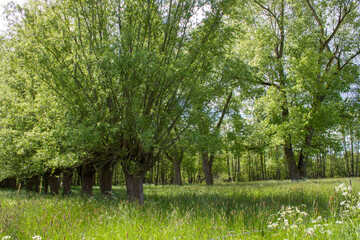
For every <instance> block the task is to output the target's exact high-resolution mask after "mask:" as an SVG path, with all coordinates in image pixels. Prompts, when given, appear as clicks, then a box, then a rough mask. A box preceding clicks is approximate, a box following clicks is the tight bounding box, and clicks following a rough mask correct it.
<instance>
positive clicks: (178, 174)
mask: <svg viewBox="0 0 360 240" xmlns="http://www.w3.org/2000/svg"><path fill="white" fill-rule="evenodd" d="M172 163H173V167H174V184H175V185H178V186H181V185H182V179H181V167H180V164H181V160H179V159H176V158H175V159H174V161H173V162H172Z"/></svg>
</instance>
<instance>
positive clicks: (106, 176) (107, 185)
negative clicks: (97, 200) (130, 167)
mask: <svg viewBox="0 0 360 240" xmlns="http://www.w3.org/2000/svg"><path fill="white" fill-rule="evenodd" d="M113 172H114V161H108V162H106V163H105V164H104V165H103V166H101V167H100V169H99V181H100V191H101V194H102V195H104V196H106V195H111V193H112V176H113Z"/></svg>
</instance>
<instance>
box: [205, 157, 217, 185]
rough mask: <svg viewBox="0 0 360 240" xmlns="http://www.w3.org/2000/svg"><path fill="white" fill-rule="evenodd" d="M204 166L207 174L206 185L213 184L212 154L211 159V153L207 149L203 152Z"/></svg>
mask: <svg viewBox="0 0 360 240" xmlns="http://www.w3.org/2000/svg"><path fill="white" fill-rule="evenodd" d="M202 167H203V171H204V175H205V182H206V185H213V184H214V179H213V175H212V162H211V156H210V159H209V154H208V152H207V151H203V153H202Z"/></svg>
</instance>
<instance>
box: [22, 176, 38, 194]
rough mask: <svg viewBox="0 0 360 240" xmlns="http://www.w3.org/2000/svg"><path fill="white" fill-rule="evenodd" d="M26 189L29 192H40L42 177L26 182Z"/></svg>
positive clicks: (28, 179) (34, 177) (29, 179)
mask: <svg viewBox="0 0 360 240" xmlns="http://www.w3.org/2000/svg"><path fill="white" fill-rule="evenodd" d="M25 189H26V190H27V191H34V192H39V190H40V177H39V176H33V177H31V178H27V179H26V180H25Z"/></svg>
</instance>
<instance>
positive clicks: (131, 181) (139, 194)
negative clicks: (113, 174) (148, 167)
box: [123, 167, 145, 204]
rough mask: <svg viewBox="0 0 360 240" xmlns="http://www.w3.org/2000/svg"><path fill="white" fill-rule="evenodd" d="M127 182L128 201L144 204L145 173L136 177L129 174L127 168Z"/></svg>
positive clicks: (124, 168)
mask: <svg viewBox="0 0 360 240" xmlns="http://www.w3.org/2000/svg"><path fill="white" fill-rule="evenodd" d="M123 172H124V175H125V182H126V192H127V199H128V200H129V201H133V202H138V203H139V204H143V203H144V189H143V182H144V176H145V173H142V174H139V175H134V174H131V173H129V172H128V170H127V169H126V167H123Z"/></svg>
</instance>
